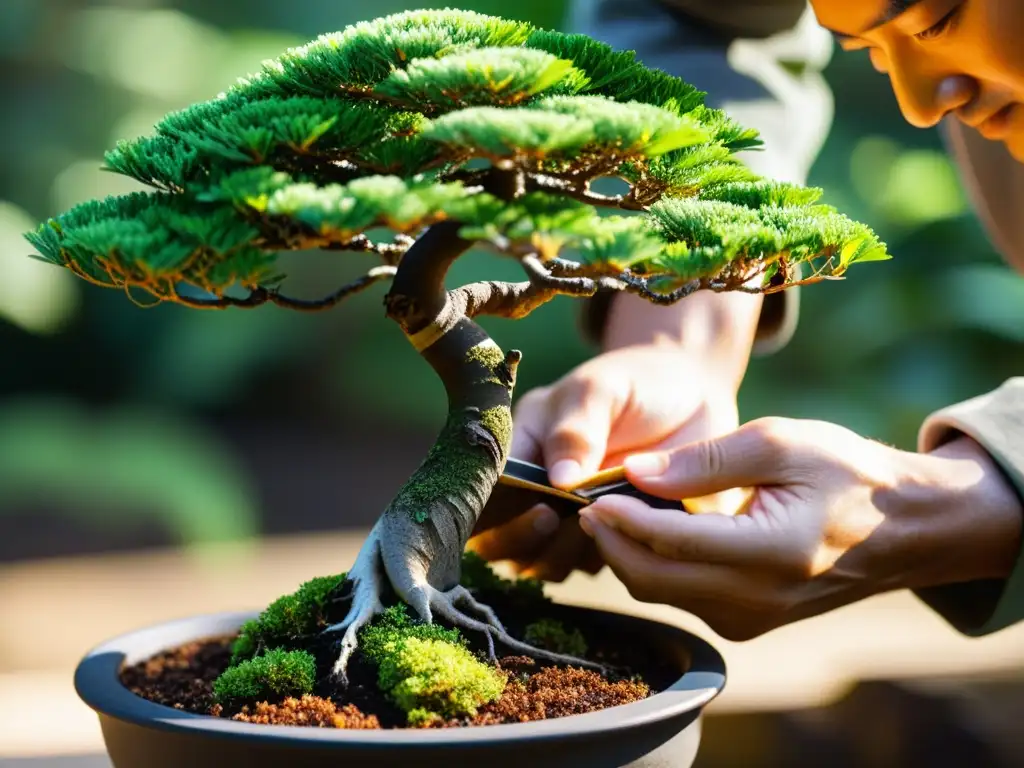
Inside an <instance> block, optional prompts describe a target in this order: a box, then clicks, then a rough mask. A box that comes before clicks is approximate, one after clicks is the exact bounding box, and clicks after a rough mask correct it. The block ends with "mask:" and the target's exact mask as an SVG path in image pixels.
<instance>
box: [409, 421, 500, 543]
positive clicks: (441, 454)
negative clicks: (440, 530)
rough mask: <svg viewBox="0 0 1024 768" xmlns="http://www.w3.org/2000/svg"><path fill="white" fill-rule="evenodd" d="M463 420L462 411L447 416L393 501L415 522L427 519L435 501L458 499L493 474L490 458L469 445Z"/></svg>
mask: <svg viewBox="0 0 1024 768" xmlns="http://www.w3.org/2000/svg"><path fill="white" fill-rule="evenodd" d="M467 418H469V417H468V416H467V415H466V414H465V413H463V412H462V411H455V412H452V413H449V415H448V419H447V420H446V421H445V425H444V427H442V429H441V432H440V434H439V435H438V436H437V441H436V442H435V443H434V445H433V446H432V447H431V449H430V451H429V453H427V457H426V458H425V459H424V460H423V463H422V464H421V465H420V466H419V468H418V469H417V470H416V472H415V473H414V474H413V476H412V477H411V478H410V479H409V482H408V483H406V485H405V486H404V487H403V488H402V490H401V491H400V492H399V494H398V496H397V497H396V498H395V502H394V503H395V505H396V506H399V507H402V508H404V509H407V510H409V514H411V515H412V517H413V519H414V520H415V521H416V522H418V523H423V522H425V521H426V520H427V519H428V518H429V517H430V510H431V506H432V505H433V504H436V503H437V502H438V500H440V499H446V498H450V497H451V496H454V495H460V496H461V495H462V494H464V493H465V492H466V489H467V488H474V487H476V486H478V485H479V484H480V483H481V482H482V480H483V478H484V477H486V476H487V475H488V473H490V472H493V471H494V459H492V458H491V455H490V454H489V453H488V452H487V451H485V450H483V449H482V448H481V447H480V446H478V445H475V444H472V443H470V441H469V439H468V437H467V435H468V433H467V430H466V424H467Z"/></svg>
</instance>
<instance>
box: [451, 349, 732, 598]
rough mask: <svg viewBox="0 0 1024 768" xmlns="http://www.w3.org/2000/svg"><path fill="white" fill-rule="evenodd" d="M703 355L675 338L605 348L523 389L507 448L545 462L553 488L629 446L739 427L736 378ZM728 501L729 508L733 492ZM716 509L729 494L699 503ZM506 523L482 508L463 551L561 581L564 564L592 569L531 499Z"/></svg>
mask: <svg viewBox="0 0 1024 768" xmlns="http://www.w3.org/2000/svg"><path fill="white" fill-rule="evenodd" d="M727 378H728V377H727V376H725V375H724V374H719V373H718V371H717V370H716V369H715V368H714V367H713V366H712V364H711V363H710V362H709V361H708V359H707V358H703V357H698V356H696V355H692V354H687V353H685V352H683V351H682V350H680V349H679V348H678V347H677V346H675V345H670V344H650V345H643V346H633V347H627V348H623V349H618V350H615V351H612V352H606V353H604V354H602V355H599V356H597V357H595V358H593V359H591V360H589V361H587V362H586V363H583V364H582V365H580V366H579V367H577V368H576V369H575V370H573V371H571V372H570V373H569V374H567V375H566V376H565V377H563V378H562V379H560V380H559V381H557V382H555V383H554V384H552V385H551V386H547V387H539V388H537V389H533V390H531V391H529V392H527V393H526V394H525V395H523V396H522V397H521V398H520V399H519V400H518V402H517V403H516V406H515V409H514V413H513V419H512V423H513V441H512V449H511V455H512V456H514V457H516V458H519V459H523V460H526V461H532V462H534V463H536V464H542V465H544V466H545V467H546V468H547V469H548V472H549V476H550V479H551V482H552V484H553V485H555V486H556V487H561V488H568V487H571V486H572V485H573V484H574V483H575V482H577V481H579V480H581V479H583V478H585V477H587V476H588V475H591V474H593V473H594V472H597V471H598V470H600V469H602V468H605V467H609V466H616V465H618V464H621V463H622V459H623V458H624V457H625V456H626V455H627V454H628V453H630V452H631V451H637V450H645V451H646V450H656V449H666V448H671V447H673V446H677V445H682V444H684V443H688V442H692V441H694V440H699V439H702V438H705V437H711V436H714V435H720V434H724V433H726V432H729V431H730V430H732V429H734V428H735V427H736V425H737V424H738V414H737V409H736V389H737V387H738V382H735V383H734V382H731V381H728V380H727ZM733 499H734V501H733V507H735V506H738V504H737V503H736V501H735V500H736V496H735V494H734V495H733ZM703 501H704V502H705V503H707V504H709V505H710V504H716V505H719V506H718V507H717V508H725V507H727V506H728V505H729V503H730V502H729V499H728V496H726V497H724V498H721V499H708V500H703ZM524 512H525V514H522V515H520V516H518V517H516V518H514V519H513V520H511V521H508V522H505V521H502V520H495V519H492V516H489V515H488V513H487V512H486V511H485V512H484V514H483V515H482V516H481V519H480V521H479V522H478V523H477V526H476V528H475V529H474V537H473V538H472V539H470V542H469V548H470V549H472V550H473V551H475V552H476V553H477V554H479V555H481V556H482V557H484V558H485V559H487V560H491V561H495V560H509V561H511V562H512V565H513V567H514V568H515V569H516V571H518V573H519V574H520V575H523V576H532V577H534V578H538V579H543V580H545V581H562V580H564V579H565V578H566V577H567V576H568V575H569V574H570V573H571V572H572V571H573V570H577V569H579V570H583V571H585V572H589V573H596V572H597V571H598V570H600V569H601V567H602V566H603V562H602V560H601V558H600V555H599V554H598V552H597V548H596V547H595V546H594V543H593V541H592V540H590V539H589V538H588V537H587V536H586V535H585V534H584V533H583V532H582V531H581V530H580V527H579V521H578V520H577V519H576V518H575V517H572V518H570V519H568V520H566V521H560V520H559V518H558V515H557V514H555V512H554V511H553V510H552V509H551V508H549V507H548V506H546V505H543V504H542V505H538V506H537V507H534V508H533V509H531V510H529V511H527V510H524Z"/></svg>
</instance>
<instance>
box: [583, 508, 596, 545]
mask: <svg viewBox="0 0 1024 768" xmlns="http://www.w3.org/2000/svg"><path fill="white" fill-rule="evenodd" d="M580 528H581V529H582V530H583V532H584V533H585V534H587V536H590V537H591V538H593V536H594V523H593V520H591V517H590V510H587V509H581V510H580Z"/></svg>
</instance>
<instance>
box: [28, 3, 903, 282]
mask: <svg viewBox="0 0 1024 768" xmlns="http://www.w3.org/2000/svg"><path fill="white" fill-rule="evenodd" d="M703 98H704V94H703V93H701V92H700V91H698V90H697V89H695V88H694V87H693V86H692V85H690V84H689V83H686V82H685V81H683V80H681V79H679V78H677V77H674V76H671V75H669V74H667V73H665V72H661V71H659V70H656V69H651V68H649V67H646V66H645V65H643V64H642V63H641V62H638V61H636V59H635V55H634V54H633V53H632V52H619V51H614V50H612V49H611V48H610V47H609V46H607V45H605V44H603V43H599V42H597V41H594V40H590V39H589V38H587V37H585V36H582V35H566V34H563V33H559V32H554V31H547V30H536V29H534V28H533V27H531V26H530V25H529V24H526V23H524V22H518V21H508V20H504V19H499V18H494V17H488V16H484V15H481V14H477V13H471V12H462V11H455V10H443V11H434V10H418V11H409V12H406V13H400V14H394V15H391V16H387V17H383V18H380V19H376V20H374V21H370V22H365V23H361V24H356V25H354V26H351V27H348V28H346V29H345V30H342V31H341V32H337V33H332V34H328V35H323V36H321V37H319V38H317V39H316V40H314V41H312V42H310V43H309V44H308V45H305V46H301V47H299V48H293V49H289V50H287V51H286V52H285V53H284V54H282V55H281V56H279V57H278V58H276V59H273V60H269V61H267V62H265V63H264V65H263V68H262V69H261V70H260V71H259V72H258V73H256V74H255V75H253V76H250V77H248V78H244V79H242V80H240V81H238V82H237V83H236V84H235V85H234V86H233V87H231V88H229V89H228V90H227V91H226V92H225V93H222V94H221V95H219V96H218V97H217V98H214V99H211V100H209V101H206V102H201V103H197V104H193V105H192V106H190V107H187V108H186V109H183V110H179V111H177V112H174V113H171V114H169V115H167V116H166V117H165V118H164V119H162V120H161V121H159V122H158V123H157V125H156V126H155V133H154V135H152V136H150V137H143V138H140V139H136V140H133V141H127V142H121V143H119V144H118V145H117V147H116V148H115V149H114V150H113V151H111V152H110V153H108V155H107V165H108V168H109V169H110V170H113V171H115V172H118V173H122V174H127V175H130V176H132V177H133V178H135V179H137V180H140V181H142V182H144V183H146V184H150V185H152V186H154V187H156V189H157V190H158V191H157V192H154V193H150V194H148V195H143V194H141V193H133V194H131V195H126V196H124V197H120V198H109V199H107V200H105V201H100V202H95V201H93V202H87V203H84V204H82V205H79V206H76V207H74V208H72V209H71V210H70V211H68V212H66V213H65V214H62V215H60V216H57V217H55V218H53V219H50V220H49V221H48V222H46V223H44V224H43V225H42V226H41V227H40V229H39V230H38V231H37V232H36V233H33V234H30V235H29V236H28V237H29V239H30V241H31V242H32V243H33V244H34V245H35V246H36V247H37V248H38V249H39V250H40V251H41V253H42V255H43V257H44V258H45V259H47V260H49V261H51V262H53V263H55V264H59V265H64V266H67V267H69V268H71V269H73V270H74V271H75V272H76V273H77V274H79V275H80V276H82V277H85V278H87V279H90V280H92V281H94V282H98V283H99V284H101V285H107V286H125V287H132V286H137V287H140V288H142V289H144V290H146V291H148V292H149V293H151V294H152V295H154V296H156V297H157V298H160V299H169V300H180V296H179V293H178V284H179V283H186V284H190V285H192V286H195V287H198V288H200V289H201V290H203V291H206V292H209V293H212V294H213V295H214V296H224V295H225V293H226V292H227V291H228V290H229V289H230V288H231V287H232V286H233V285H239V286H241V287H244V288H247V289H254V288H256V287H270V288H274V287H275V286H276V285H278V284H279V283H280V281H281V280H282V279H283V277H284V275H283V274H281V273H280V271H279V270H278V269H277V268H276V267H275V261H276V258H277V253H278V252H279V251H283V250H293V249H309V248H331V249H344V248H348V247H355V248H357V249H364V248H365V240H362V239H357V237H358V236H360V235H362V234H363V233H364V232H365V231H367V230H369V229H374V228H379V227H386V228H389V229H391V230H393V231H395V232H396V233H401V234H402V235H403V236H404V235H407V234H412V235H415V234H417V233H419V232H420V231H421V230H422V229H423V228H424V227H428V226H430V225H431V224H433V223H435V222H437V221H440V220H444V219H454V220H456V221H459V222H461V223H462V224H464V225H465V226H464V227H463V228H462V232H461V234H462V236H463V237H465V238H467V239H476V240H479V241H481V242H482V243H484V244H487V245H489V246H490V247H492V248H494V249H496V250H498V251H499V252H502V253H506V254H509V255H513V256H517V255H520V254H522V253H523V252H524V251H529V250H539V251H540V252H541V255H542V257H543V258H545V259H548V258H553V257H555V256H557V255H558V254H559V251H560V250H562V249H568V250H576V251H578V252H580V253H581V254H582V257H583V271H582V272H579V273H577V274H578V276H590V277H596V276H607V277H616V276H618V274H619V273H620V272H621V271H622V270H624V269H627V268H628V269H629V270H630V272H631V273H632V274H631V275H629V277H632V276H634V275H642V276H643V277H644V279H645V280H647V284H648V285H651V286H653V285H657V286H658V287H659V289H661V288H666V289H671V288H674V287H679V286H681V285H683V284H684V283H687V282H693V281H696V282H695V284H696V285H699V287H713V288H715V289H717V290H730V289H735V288H739V287H741V286H746V287H750V286H751V285H753V283H752V281H753V280H755V279H757V278H761V279H762V285H767V281H768V280H770V279H771V278H773V277H777V276H779V275H781V276H782V278H783V280H782V283H783V284H785V283H786V282H787V281H788V280H790V279H791V278H792V277H793V276H794V275H796V274H797V272H795V271H791V270H788V269H787V270H782V271H780V270H779V268H778V263H779V262H780V261H781V260H785V261H786V262H787V263H788V264H793V263H796V262H799V261H804V260H815V259H818V260H819V262H820V263H819V264H817V265H816V267H815V270H816V271H815V272H814V276H815V277H816V278H818V277H838V276H841V275H842V274H843V273H844V272H845V270H846V269H847V268H848V267H849V266H850V265H852V264H855V263H859V262H862V261H870V260H877V259H880V258H886V257H887V255H886V253H885V246H884V245H883V244H882V243H880V242H879V241H878V239H877V237H875V235H874V233H873V232H871V230H870V229H868V228H867V227H866V226H864V225H861V224H857V223H855V222H852V221H850V220H848V219H846V218H845V217H843V216H842V215H841V214H839V213H838V212H837V211H836V210H834V209H831V208H826V207H824V206H820V205H814V201H815V200H816V199H817V196H818V194H820V191H818V190H806V189H803V188H799V187H795V186H792V185H784V184H775V183H772V182H769V181H765V180H762V179H760V178H759V177H758V176H757V175H756V174H754V173H753V172H751V171H750V169H749V168H747V167H746V166H745V165H743V164H742V163H741V162H740V161H739V159H738V158H737V157H736V152H737V151H739V150H741V149H745V148H749V147H752V146H756V145H757V144H758V143H759V139H758V137H757V134H756V132H755V131H751V130H749V129H745V128H743V127H741V126H739V125H738V124H736V123H735V122H733V121H732V120H731V119H730V118H729V117H728V116H727V115H726V114H725V113H723V112H722V111H720V110H715V109H711V108H709V107H708V106H707V105H705V104H704V101H703ZM479 160H488V161H490V162H491V163H493V164H496V165H499V166H501V167H503V168H505V169H506V170H514V171H516V172H518V173H520V174H522V177H523V186H524V192H525V194H523V195H520V196H518V197H517V198H516V199H515V200H512V201H508V200H504V199H497V198H496V197H494V196H492V194H490V193H489V192H487V191H484V189H485V187H484V185H482V184H480V183H478V179H479V178H480V176H479V175H475V173H474V172H472V171H471V170H470V168H471V166H470V165H469V164H470V163H472V162H474V161H479ZM603 176H617V177H619V178H622V179H624V180H626V181H627V182H628V183H629V184H630V191H629V193H628V194H626V195H624V196H622V197H621V198H616V199H612V200H604V199H601V198H599V197H596V196H593V195H591V194H590V190H589V184H590V182H591V181H593V180H594V179H596V178H599V177H603ZM596 205H611V206H613V207H614V206H620V207H622V208H625V209H627V210H629V211H631V212H635V213H638V214H639V216H640V218H641V219H643V221H644V223H643V224H641V223H635V222H632V221H630V222H628V223H627V222H624V221H622V220H621V219H614V218H613V219H612V220H611V221H608V220H606V219H604V218H602V217H601V216H599V215H598V213H597V210H596V208H595V206H596ZM403 242H404V241H403ZM353 243H356V245H353ZM395 258H398V256H396V257H395ZM794 279H795V278H794ZM772 285H777V282H776V283H772Z"/></svg>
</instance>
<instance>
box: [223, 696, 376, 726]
mask: <svg viewBox="0 0 1024 768" xmlns="http://www.w3.org/2000/svg"><path fill="white" fill-rule="evenodd" d="M231 719H232V720H240V721H242V722H244V723H262V724H264V725H300V726H302V725H304V726H315V727H318V728H351V729H362V730H372V729H375V728H380V727H381V726H380V721H379V720H378V719H377V718H376V716H374V715H364V714H363V713H362V712H360V711H359V709H358V708H357V707H356V706H354V705H352V704H346V705H345V706H343V707H341V708H340V709H339V708H338V707H337V706H335V704H334V702H333V701H330V700H328V699H323V698H320V697H319V696H310V695H308V694H307V695H305V696H303V697H302V698H301V699H296V698H295V697H293V696H289V697H288V698H287V699H285V700H284V701H282V702H281V703H280V704H268V703H267V702H265V701H262V702H260V703H259V704H256V705H255V706H254V707H248V706H245V707H242V710H241V712H238V713H237V714H235V715H233V716H232V717H231Z"/></svg>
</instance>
